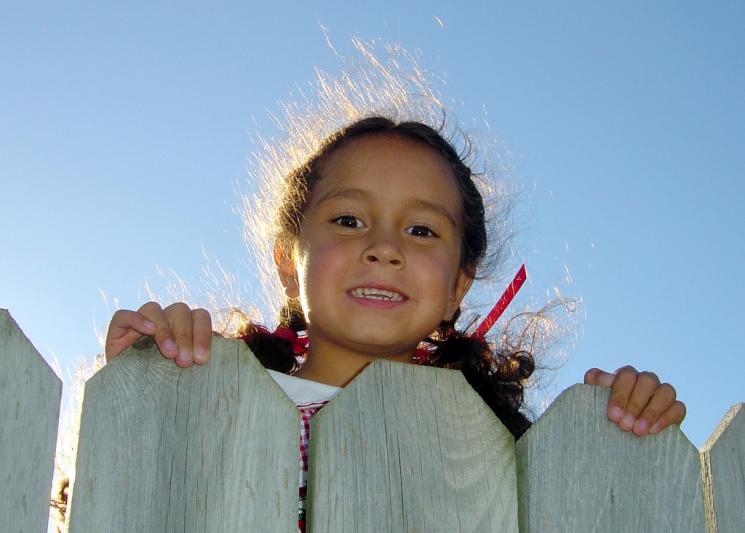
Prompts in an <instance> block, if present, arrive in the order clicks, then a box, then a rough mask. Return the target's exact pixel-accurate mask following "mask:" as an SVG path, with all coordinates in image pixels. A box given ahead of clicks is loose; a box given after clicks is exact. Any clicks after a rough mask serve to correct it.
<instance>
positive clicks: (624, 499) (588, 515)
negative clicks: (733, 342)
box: [517, 385, 706, 533]
mask: <svg viewBox="0 0 745 533" xmlns="http://www.w3.org/2000/svg"><path fill="white" fill-rule="evenodd" d="M608 398H609V390H608V389H604V388H600V387H594V386H591V385H575V386H573V387H571V388H569V389H567V390H566V391H564V392H563V393H562V394H561V395H560V396H559V397H558V398H557V399H556V401H554V403H553V404H552V405H551V406H550V407H549V409H548V410H547V411H546V412H545V413H544V415H543V416H542V417H541V418H540V419H539V420H538V422H537V423H536V424H535V425H533V427H532V428H531V429H529V430H528V432H527V433H525V434H524V435H523V436H522V437H521V438H520V439H519V440H518V442H517V464H518V492H519V500H520V531H522V532H523V533H529V532H543V531H551V532H554V531H566V532H575V531H582V532H586V531H587V532H589V531H604V532H606V531H607V532H615V531H617V532H627V531H675V532H686V531H696V532H703V531H705V530H706V528H705V523H704V512H703V498H702V488H701V476H700V469H699V457H698V450H696V448H695V447H694V446H693V445H692V444H691V443H690V442H689V441H688V439H687V438H686V437H685V436H684V435H683V433H681V431H680V429H678V428H677V427H670V428H667V429H665V430H663V431H662V432H660V433H659V434H657V435H653V436H647V437H642V438H639V437H636V436H634V435H633V434H630V433H625V432H623V431H621V430H620V429H619V428H618V427H617V426H616V425H615V424H613V423H611V422H610V421H609V420H608V419H607V416H606V410H607V404H608Z"/></svg>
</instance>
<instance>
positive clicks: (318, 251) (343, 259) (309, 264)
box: [298, 243, 350, 292]
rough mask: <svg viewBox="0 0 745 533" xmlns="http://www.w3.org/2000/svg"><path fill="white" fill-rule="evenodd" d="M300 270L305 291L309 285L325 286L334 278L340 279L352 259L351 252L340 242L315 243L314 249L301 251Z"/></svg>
mask: <svg viewBox="0 0 745 533" xmlns="http://www.w3.org/2000/svg"><path fill="white" fill-rule="evenodd" d="M299 257H300V259H299V261H298V272H299V273H300V283H301V284H302V285H303V286H304V290H305V292H308V288H309V287H314V286H315V287H325V286H328V284H329V282H330V281H331V280H334V279H339V275H340V274H341V273H343V272H344V271H345V270H346V269H347V267H348V265H349V261H350V254H349V251H348V250H345V248H344V247H342V246H339V244H338V243H336V244H335V243H314V244H313V247H312V250H311V249H307V248H306V250H305V251H303V252H301V253H300V255H299Z"/></svg>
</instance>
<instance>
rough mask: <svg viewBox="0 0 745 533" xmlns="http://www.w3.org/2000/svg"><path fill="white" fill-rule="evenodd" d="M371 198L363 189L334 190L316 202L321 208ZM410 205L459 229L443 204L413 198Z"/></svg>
mask: <svg viewBox="0 0 745 533" xmlns="http://www.w3.org/2000/svg"><path fill="white" fill-rule="evenodd" d="M371 197H372V195H371V194H370V193H369V192H368V191H365V190H363V189H356V188H348V189H332V190H330V191H328V192H327V193H326V194H324V195H323V196H321V197H320V198H319V199H318V201H317V202H316V205H317V206H319V205H321V204H323V203H325V202H329V201H331V200H340V199H345V198H352V199H356V200H369V199H370V198H371ZM408 204H409V205H410V206H412V207H414V208H417V209H423V210H425V211H431V212H433V213H435V214H438V215H440V216H442V217H444V218H445V219H447V221H448V222H449V223H450V224H451V225H452V226H453V227H454V228H457V227H458V225H457V224H456V222H455V218H454V217H453V215H452V213H451V212H450V211H448V210H447V209H446V208H445V206H444V205H442V204H438V203H435V202H430V201H428V200H422V199H421V198H412V199H411V200H409V202H408Z"/></svg>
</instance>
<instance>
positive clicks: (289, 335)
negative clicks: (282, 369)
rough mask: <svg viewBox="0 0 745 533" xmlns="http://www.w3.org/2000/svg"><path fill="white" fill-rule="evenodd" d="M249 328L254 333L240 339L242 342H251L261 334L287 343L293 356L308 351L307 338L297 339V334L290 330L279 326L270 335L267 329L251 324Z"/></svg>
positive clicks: (304, 336)
mask: <svg viewBox="0 0 745 533" xmlns="http://www.w3.org/2000/svg"><path fill="white" fill-rule="evenodd" d="M251 327H252V328H254V331H252V332H250V333H248V334H247V335H243V336H241V337H240V338H241V339H243V341H244V342H251V340H252V339H253V336H254V335H255V334H256V333H261V334H262V335H271V336H272V337H278V338H280V339H283V340H285V341H287V342H289V343H290V346H291V347H292V353H294V354H295V355H303V354H304V353H305V352H306V351H307V350H308V337H307V336H306V335H303V336H301V337H299V336H298V334H297V332H295V331H294V330H293V329H291V328H288V327H286V326H280V327H278V328H277V329H275V330H274V331H272V332H271V333H270V332H269V330H268V329H266V328H265V327H264V326H260V325H258V324H251Z"/></svg>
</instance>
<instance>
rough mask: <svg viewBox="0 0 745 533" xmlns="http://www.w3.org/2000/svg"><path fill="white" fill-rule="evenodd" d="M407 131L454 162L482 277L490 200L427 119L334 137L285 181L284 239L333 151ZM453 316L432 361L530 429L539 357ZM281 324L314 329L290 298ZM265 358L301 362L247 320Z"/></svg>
mask: <svg viewBox="0 0 745 533" xmlns="http://www.w3.org/2000/svg"><path fill="white" fill-rule="evenodd" d="M381 134H387V135H400V136H403V137H405V138H407V139H410V140H413V141H416V142H419V143H423V144H425V145H427V146H429V147H430V148H432V149H433V150H435V151H436V152H437V153H438V154H440V155H441V156H442V157H443V159H444V160H445V161H447V163H448V165H449V166H450V169H451V170H452V173H453V177H454V178H455V180H456V182H457V185H458V190H459V191H460V196H461V202H462V204H461V213H462V217H463V220H462V221H461V222H462V226H461V227H463V235H462V239H461V242H462V245H461V257H460V266H461V268H462V269H463V270H464V271H465V272H467V273H468V274H469V275H471V276H473V277H476V274H477V272H478V271H479V267H480V266H481V265H482V263H483V262H484V259H485V257H486V252H487V244H488V243H487V230H486V217H485V211H484V202H483V198H482V195H481V193H480V192H479V190H478V188H477V187H476V184H475V183H474V179H473V177H474V176H473V173H472V171H471V169H470V168H469V167H468V166H467V165H466V164H465V163H464V159H465V156H464V157H461V156H460V155H459V154H458V153H457V151H456V150H455V148H454V147H453V146H452V144H451V143H449V142H448V141H447V140H446V139H445V138H444V137H443V136H442V135H441V134H440V133H439V132H438V131H436V130H435V129H433V128H431V127H430V126H427V125H426V124H422V123H420V122H401V123H398V124H397V123H395V122H394V121H392V120H390V119H388V118H385V117H380V116H374V117H369V118H365V119H362V120H359V121H357V122H354V123H353V124H350V125H349V126H347V127H345V128H343V129H341V130H339V131H337V132H336V133H334V134H333V135H331V136H330V137H329V138H327V139H326V140H325V141H324V142H323V143H322V144H321V147H320V148H319V149H318V150H317V151H316V152H315V153H314V154H313V155H312V156H311V157H309V158H308V160H307V161H306V162H305V164H303V165H302V166H301V167H299V168H297V169H295V170H294V171H292V172H291V173H289V175H287V176H286V178H285V190H284V195H283V199H282V202H281V205H280V206H279V208H278V211H277V219H276V221H275V223H276V227H277V235H276V238H277V242H278V243H279V245H280V246H281V247H284V248H285V249H286V250H287V252H289V249H290V247H291V246H292V244H293V243H295V242H296V240H297V238H298V236H299V234H300V228H301V225H302V222H303V213H304V211H305V208H306V206H307V202H308V198H309V197H310V193H311V192H312V191H313V188H314V187H315V184H316V183H317V182H318V180H320V179H323V164H324V162H325V161H326V159H327V158H328V156H329V155H330V154H331V153H333V152H334V151H335V150H337V149H339V148H340V147H341V146H343V145H344V144H345V143H347V142H349V141H350V140H351V139H356V138H359V137H361V136H364V135H381ZM459 315H460V310H458V311H457V312H456V313H455V316H454V317H453V320H451V321H448V322H443V323H441V324H440V325H439V327H438V328H437V331H435V332H433V335H432V336H431V337H429V338H428V339H427V340H428V341H429V342H431V343H432V344H434V345H435V346H436V350H435V352H434V354H433V356H432V358H431V360H430V362H429V363H428V364H429V365H430V366H435V367H442V368H453V369H459V370H461V371H462V372H463V374H464V376H465V377H466V379H467V380H468V382H469V383H470V384H471V386H472V387H473V388H474V390H475V391H476V392H477V393H478V394H479V395H480V396H481V397H482V398H483V399H484V401H485V402H486V403H487V404H488V405H489V406H490V407H491V408H492V410H493V411H494V412H495V414H496V415H497V416H498V417H499V418H500V420H501V421H502V423H503V424H504V425H505V426H506V427H507V428H508V429H509V430H510V431H511V432H512V434H513V435H515V436H516V437H518V436H520V435H522V433H524V432H525V430H527V429H528V427H530V421H529V420H528V418H527V417H526V416H525V415H524V414H523V413H521V412H520V409H521V407H522V406H523V383H524V382H525V380H526V379H527V378H528V377H529V376H530V375H531V374H532V373H533V370H534V362H533V357H532V355H531V354H530V353H529V352H526V351H522V350H520V351H515V350H512V349H510V348H509V347H494V346H492V345H490V344H489V343H488V342H486V341H484V340H483V339H477V338H474V337H471V336H469V335H467V334H465V333H464V332H459V331H457V330H456V329H455V322H456V321H457V319H458V317H459ZM279 326H280V327H287V328H290V329H292V330H294V331H296V332H298V331H304V330H305V329H306V328H307V325H306V322H305V317H304V315H303V311H302V309H301V307H300V304H299V302H298V301H297V300H296V299H288V300H287V302H286V303H285V305H284V306H283V308H282V309H281V311H280V316H279ZM239 335H240V336H241V338H243V339H244V340H246V342H247V343H248V345H249V346H250V347H251V349H252V350H253V352H254V353H255V354H256V356H257V357H258V359H259V360H260V361H261V363H262V364H263V365H264V366H265V367H267V368H270V369H273V370H277V371H280V372H284V373H292V372H294V371H296V370H297V369H298V368H299V363H298V360H297V358H296V355H295V353H294V352H293V350H292V346H291V344H290V342H289V341H287V340H285V339H283V338H279V337H278V336H275V335H271V334H269V333H268V332H267V331H266V330H265V329H264V328H261V327H260V326H257V325H254V324H251V323H247V324H246V325H245V326H244V327H243V328H241V330H240V331H239Z"/></svg>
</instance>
